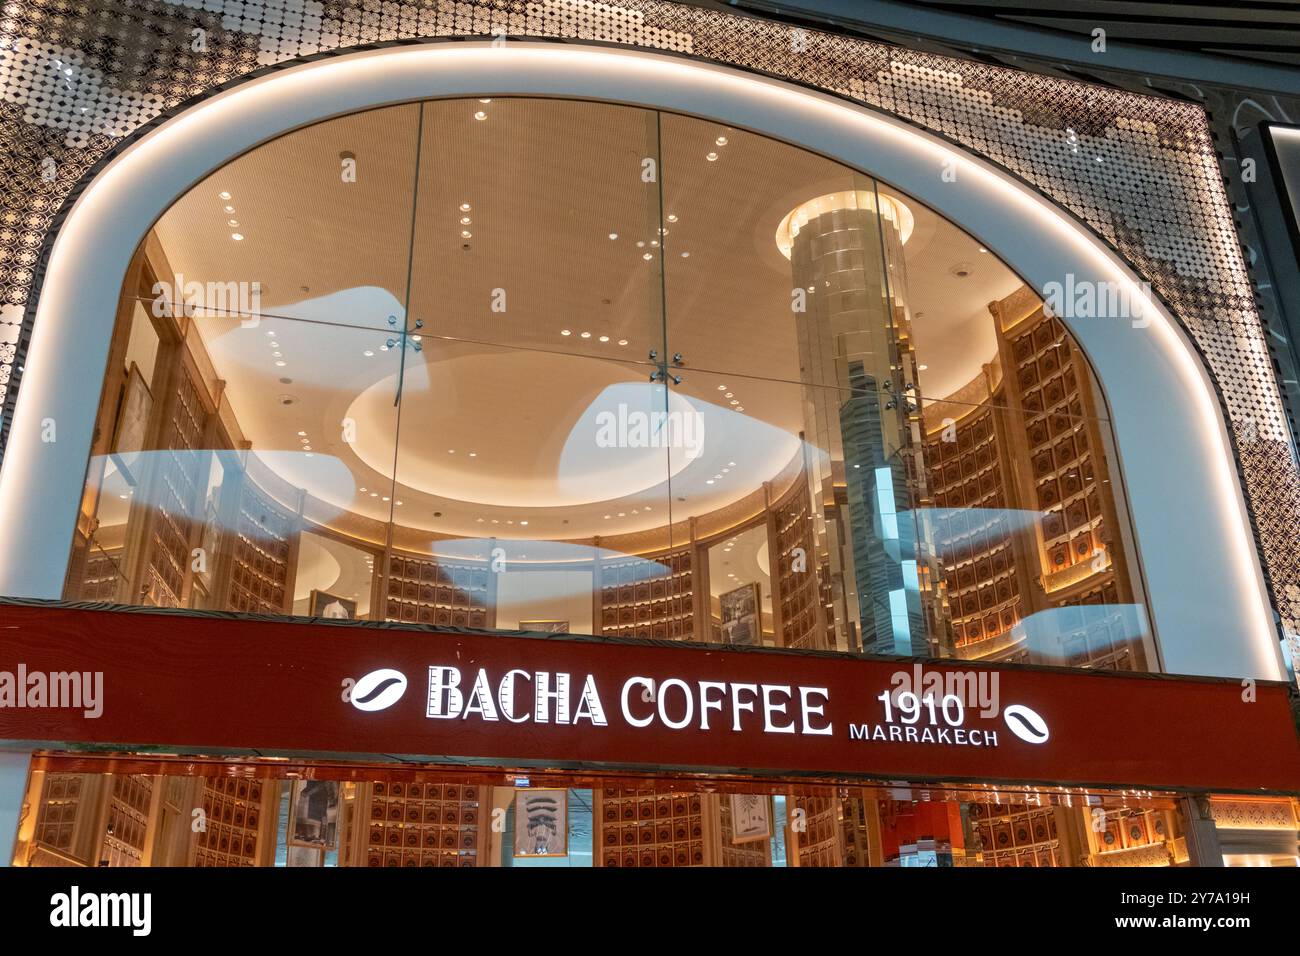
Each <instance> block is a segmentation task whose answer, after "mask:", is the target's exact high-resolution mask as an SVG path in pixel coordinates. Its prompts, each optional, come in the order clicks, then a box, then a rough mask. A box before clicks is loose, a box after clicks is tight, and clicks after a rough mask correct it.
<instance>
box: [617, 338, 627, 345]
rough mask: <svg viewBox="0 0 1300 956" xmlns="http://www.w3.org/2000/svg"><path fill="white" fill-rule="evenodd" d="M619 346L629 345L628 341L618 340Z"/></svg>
mask: <svg viewBox="0 0 1300 956" xmlns="http://www.w3.org/2000/svg"><path fill="white" fill-rule="evenodd" d="M618 344H619V345H627V339H619V340H618Z"/></svg>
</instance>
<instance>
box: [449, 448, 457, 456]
mask: <svg viewBox="0 0 1300 956" xmlns="http://www.w3.org/2000/svg"><path fill="white" fill-rule="evenodd" d="M447 454H449V455H454V454H456V449H454V448H448V449H447Z"/></svg>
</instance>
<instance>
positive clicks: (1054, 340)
mask: <svg viewBox="0 0 1300 956" xmlns="http://www.w3.org/2000/svg"><path fill="white" fill-rule="evenodd" d="M972 227H973V228H976V231H978V229H977V224H972ZM66 597H67V598H68V599H71V600H87V601H108V602H116V603H124V604H137V605H154V606H165V607H192V608H204V609H215V610H227V611H236V612H253V613H259V614H273V615H295V616H307V615H311V616H322V617H338V618H354V619H369V620H388V621H397V622H403V623H407V624H416V625H430V626H435V627H443V628H470V629H482V630H487V631H491V630H511V629H522V630H527V631H547V632H556V633H572V634H583V635H596V636H600V637H609V638H630V639H646V640H673V641H697V642H706V643H722V644H730V645H765V646H773V647H782V648H791V649H806V650H817V651H827V650H829V651H839V652H843V653H869V654H888V655H904V656H925V657H940V658H960V659H985V660H1010V661H1017V662H1025V663H1036V664H1055V665H1070V666H1086V667H1111V668H1120V669H1154V668H1155V667H1156V666H1157V661H1156V656H1155V652H1154V644H1153V637H1152V634H1151V629H1150V624H1149V620H1148V615H1147V613H1146V610H1145V599H1144V597H1143V593H1142V587H1141V578H1140V573H1139V569H1138V564H1137V560H1136V554H1135V551H1134V547H1133V542H1132V533H1131V530H1130V527H1129V523H1128V519H1127V516H1126V510H1125V504H1124V496H1123V492H1122V487H1121V481H1120V475H1119V473H1118V469H1117V468H1116V466H1115V456H1114V451H1113V448H1112V441H1111V437H1110V429H1109V424H1108V422H1107V412H1106V406H1105V402H1104V399H1103V395H1102V391H1101V389H1100V387H1099V385H1098V383H1097V382H1096V381H1095V380H1094V376H1093V374H1092V372H1091V370H1090V368H1089V364H1088V361H1087V358H1086V356H1085V355H1084V354H1083V352H1082V351H1081V350H1080V348H1079V347H1078V345H1077V344H1076V343H1075V341H1074V340H1073V339H1072V337H1071V336H1070V334H1069V331H1068V330H1067V328H1066V327H1065V326H1064V325H1063V324H1062V323H1061V321H1060V320H1058V319H1057V318H1054V317H1053V316H1052V315H1050V314H1049V313H1048V311H1047V310H1045V308H1044V304H1043V302H1042V301H1041V299H1040V298H1039V296H1038V295H1037V294H1036V293H1035V292H1034V291H1033V290H1032V289H1030V288H1029V287H1027V286H1026V285H1025V284H1024V283H1023V282H1022V281H1021V280H1020V279H1019V278H1018V277H1017V276H1016V275H1015V274H1014V273H1013V272H1012V271H1011V270H1010V269H1009V268H1008V267H1007V266H1006V265H1004V264H1003V263H1002V262H1001V261H999V259H998V258H997V257H996V255H995V254H994V253H993V252H992V251H990V250H989V249H986V248H984V247H983V246H981V245H980V243H979V241H978V240H977V239H976V238H974V237H973V236H972V235H970V234H969V233H968V232H966V231H963V230H962V229H960V228H958V227H957V226H955V225H954V224H952V223H951V222H948V221H946V220H945V219H943V218H941V217H940V216H938V215H936V214H935V213H934V212H932V211H931V210H929V209H927V208H926V207H924V206H922V205H921V204H919V203H917V202H916V201H914V200H913V199H911V198H910V197H908V196H905V195H902V194H900V193H898V192H897V191H895V190H892V189H890V188H889V187H888V186H887V185H886V184H884V183H881V182H878V181H876V180H874V179H872V178H871V177H870V176H867V175H864V174H863V173H861V172H858V171H855V170H852V169H849V168H847V167H844V166H842V165H840V164H837V163H835V162H832V161H830V160H828V159H825V158H824V157H821V156H818V155H816V154H813V153H811V152H808V151H806V150H802V149H799V148H796V147H793V146H790V145H788V144H785V143H781V142H778V141H775V140H772V139H769V138H765V137H761V136H757V135H754V134H752V133H748V132H745V131H744V130H740V129H733V128H729V127H726V126H722V125H720V124H718V123H715V122H711V121H705V120H700V119H696V118H691V117H686V116H681V115H676V114H670V113H663V112H657V111H653V110H644V109H637V108H632V107H625V106H614V105H609V104H603V103H593V102H584V101H576V100H546V99H533V98H506V99H492V100H483V99H461V100H433V101H428V102H423V103H411V104H406V105H402V106H396V107H388V108H383V109H376V110H372V111H368V112H363V113H358V114H353V115H349V116H344V117H341V118H338V119H334V120H331V121H329V122H325V123H321V124H317V125H314V126H310V127H306V128H303V129H299V130H296V131H294V132H291V133H289V134H286V135H284V136H282V137H280V138H278V139H276V140H273V141H271V142H268V143H266V144H264V145H262V146H260V147H258V148H257V149H254V150H252V151H251V152H249V153H246V154H245V155H243V156H241V157H240V158H238V159H236V160H235V161H233V162H231V163H230V164H228V165H227V166H225V167H223V168H222V169H220V170H218V171H217V172H216V173H214V174H212V175H211V176H209V177H207V178H206V179H204V180H203V181H201V182H199V183H198V184H197V185H195V186H194V187H193V188H192V189H191V190H190V191H189V192H187V193H186V194H185V195H183V196H181V197H180V198H179V199H177V200H176V202H175V203H174V204H173V205H172V206H171V207H170V209H169V210H168V211H167V212H166V213H165V214H164V215H163V216H162V217H161V218H160V219H159V220H158V222H157V223H156V224H155V226H154V228H153V229H152V230H151V231H150V233H149V234H148V236H147V238H146V239H145V241H144V242H143V243H142V244H141V246H140V248H139V250H138V253H137V255H136V257H135V259H134V264H133V266H132V269H131V271H130V274H129V275H128V276H127V277H126V280H125V285H124V287H123V292H122V298H121V303H120V308H119V312H118V323H117V329H116V333H115V335H114V338H113V344H112V348H111V353H110V359H109V367H108V370H107V373H106V378H105V387H104V392H103V397H102V400H101V405H100V410H99V425H98V429H97V433H96V437H95V442H94V449H93V454H92V457H91V460H90V463H89V468H88V472H87V481H86V491H85V496H84V499H83V503H82V508H81V514H80V520H79V525H78V533H77V536H76V540H75V541H74V544H73V548H72V555H71V561H70V564H69V571H68V578H67V587H66Z"/></svg>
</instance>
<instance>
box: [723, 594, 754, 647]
mask: <svg viewBox="0 0 1300 956" xmlns="http://www.w3.org/2000/svg"><path fill="white" fill-rule="evenodd" d="M718 602H719V604H721V606H722V643H723V644H741V645H746V646H749V645H753V646H757V645H759V644H762V643H763V624H762V618H761V617H760V614H761V613H762V612H761V610H760V609H761V608H762V604H761V603H760V601H759V592H758V582H757V581H754V582H751V583H750V584H743V585H741V586H740V587H738V588H735V589H734V590H731V591H724V592H723V593H722V594H721V595H719V596H718Z"/></svg>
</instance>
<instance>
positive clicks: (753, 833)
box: [731, 793, 772, 843]
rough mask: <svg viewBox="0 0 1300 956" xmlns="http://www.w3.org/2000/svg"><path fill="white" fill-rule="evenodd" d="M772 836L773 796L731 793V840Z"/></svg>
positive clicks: (738, 841) (745, 840)
mask: <svg viewBox="0 0 1300 956" xmlns="http://www.w3.org/2000/svg"><path fill="white" fill-rule="evenodd" d="M771 838H772V798H771V797H769V796H767V795H766V794H761V793H733V794H731V842H732V843H749V842H751V841H753V840H770V839H771Z"/></svg>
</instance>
